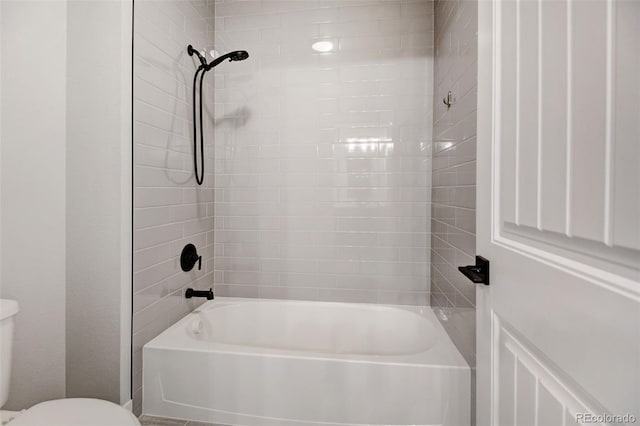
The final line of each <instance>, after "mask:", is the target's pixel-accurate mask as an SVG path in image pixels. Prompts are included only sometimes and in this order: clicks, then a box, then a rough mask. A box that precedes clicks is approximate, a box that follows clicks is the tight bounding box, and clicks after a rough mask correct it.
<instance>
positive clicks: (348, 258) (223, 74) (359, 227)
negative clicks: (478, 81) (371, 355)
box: [207, 0, 433, 305]
mask: <svg viewBox="0 0 640 426" xmlns="http://www.w3.org/2000/svg"><path fill="white" fill-rule="evenodd" d="M215 13H216V21H215V49H216V50H217V51H218V52H219V53H220V54H223V53H226V52H229V51H233V50H247V51H248V52H249V54H250V57H249V59H248V60H246V61H244V62H232V63H224V64H222V65H220V66H219V67H217V68H216V76H215V78H216V88H215V101H216V106H215V114H216V120H215V123H216V125H215V135H216V143H215V150H216V154H215V162H216V169H215V173H216V181H215V182H216V199H215V230H216V232H215V242H216V246H215V259H214V262H213V263H214V265H213V267H214V269H215V282H216V292H217V294H218V295H224V296H241V297H262V298H285V299H309V300H325V301H341V302H373V303H398V304H419V305H428V304H429V274H430V273H429V268H430V247H429V245H430V236H429V234H430V223H431V221H430V217H429V216H430V196H431V150H432V147H431V138H432V123H433V114H432V96H433V94H432V86H433V3H432V2H430V1H415V0H411V1H410V0H388V1H377V0H365V1H361V0H348V1H331V0H322V1H312V0H308V1H307V0H300V1H274V0H265V1H219V2H217V3H216V10H215ZM317 42H324V43H323V44H322V45H321V46H320V47H324V48H325V49H328V50H329V51H327V52H318V51H315V50H314V49H313V48H312V46H313V45H314V43H317ZM207 267H211V265H207Z"/></svg>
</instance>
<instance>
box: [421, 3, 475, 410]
mask: <svg viewBox="0 0 640 426" xmlns="http://www.w3.org/2000/svg"><path fill="white" fill-rule="evenodd" d="M477 33H478V9H477V2H476V1H472V0H437V1H436V3H435V50H436V54H435V65H434V67H435V96H434V125H433V175H432V176H433V189H432V195H431V196H432V204H431V206H432V211H431V215H432V218H431V261H432V263H431V305H432V306H433V307H434V309H435V310H436V312H441V313H442V314H444V315H439V318H440V319H441V321H442V319H443V318H447V320H446V321H442V324H443V325H444V328H445V329H446V330H447V333H448V334H449V336H450V337H451V340H452V341H453V343H454V344H455V345H456V347H457V348H458V350H459V351H460V353H461V354H462V355H463V356H464V358H465V359H466V361H467V362H468V363H469V365H470V366H471V368H472V371H473V372H474V371H475V365H476V362H475V347H476V339H475V291H476V290H475V285H474V284H473V283H471V282H470V281H469V280H468V279H467V278H466V277H465V276H463V275H462V274H461V273H460V272H459V271H458V268H457V267H458V266H461V265H472V264H475V251H476V228H475V226H476V218H475V216H476V215H475V208H476V200H475V195H476V109H477V105H476V104H477V102H476V98H477V59H478V51H477V44H478V43H477V41H478V38H477ZM449 91H451V92H452V94H453V95H454V98H455V101H454V104H453V105H452V106H451V107H450V108H447V106H446V105H445V104H444V102H443V101H442V100H443V98H444V97H446V96H447V93H448V92H449ZM473 388H474V386H472V389H473ZM474 413H475V410H474V409H472V417H473V415H474Z"/></svg>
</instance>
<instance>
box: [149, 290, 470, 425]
mask: <svg viewBox="0 0 640 426" xmlns="http://www.w3.org/2000/svg"><path fill="white" fill-rule="evenodd" d="M143 360H144V371H143V376H144V377H143V380H144V390H143V412H144V413H145V414H148V415H155V416H163V417H171V418H179V419H188V420H194V421H201V422H212V423H220V424H228V425H247V426H254V425H255V426H257V425H261V426H276V425H301V426H302V425H363V424H367V425H446V426H467V425H469V411H470V409H469V393H470V372H469V367H468V365H467V364H466V362H465V361H464V359H463V358H462V356H461V355H460V353H459V352H458V351H457V350H456V348H455V347H454V346H453V344H452V343H451V341H450V340H449V338H448V336H447V334H446V333H445V331H444V329H443V328H442V326H441V325H440V323H439V322H438V320H437V319H436V318H435V316H434V314H433V312H432V311H431V309H430V308H428V307H409V306H406V307H405V306H382V305H367V304H350V303H327V302H299V301H278V300H260V299H235V298H220V299H216V300H213V301H210V302H207V303H205V304H204V305H202V306H201V307H200V308H199V309H198V310H197V311H194V312H193V313H191V314H189V315H187V316H186V317H185V318H183V319H182V320H181V321H179V322H178V323H176V324H175V325H173V326H172V327H171V328H169V329H168V330H166V331H165V332H163V333H162V334H160V335H159V336H158V337H156V338H155V339H153V340H152V341H150V342H149V343H147V344H146V345H145V346H144V349H143Z"/></svg>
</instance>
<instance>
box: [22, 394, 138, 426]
mask: <svg viewBox="0 0 640 426" xmlns="http://www.w3.org/2000/svg"><path fill="white" fill-rule="evenodd" d="M11 425H12V426H140V422H138V419H136V417H135V416H134V415H133V413H132V412H131V411H128V410H126V409H124V408H122V407H120V406H119V405H116V404H114V403H112V402H108V401H103V400H100V399H91V398H68V399H56V400H53V401H46V402H41V403H40V404H36V405H34V406H33V407H31V408H29V409H28V410H26V411H25V412H23V413H22V414H20V415H19V416H18V417H16V418H15V419H14V420H13V421H12V422H11Z"/></svg>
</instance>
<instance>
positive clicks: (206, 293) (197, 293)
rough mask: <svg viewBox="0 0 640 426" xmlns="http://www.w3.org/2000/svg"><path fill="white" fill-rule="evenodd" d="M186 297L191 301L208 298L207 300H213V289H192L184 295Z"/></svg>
mask: <svg viewBox="0 0 640 426" xmlns="http://www.w3.org/2000/svg"><path fill="white" fill-rule="evenodd" d="M184 297H186V298H187V299H191V298H192V297H206V298H207V300H213V289H211V288H210V289H209V290H194V289H192V288H188V289H187V291H186V292H185V294H184Z"/></svg>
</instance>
